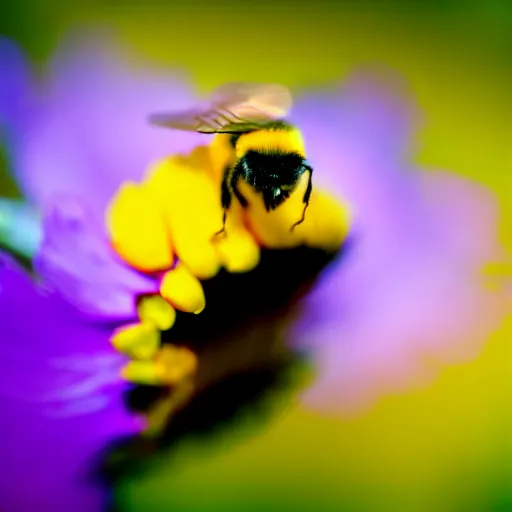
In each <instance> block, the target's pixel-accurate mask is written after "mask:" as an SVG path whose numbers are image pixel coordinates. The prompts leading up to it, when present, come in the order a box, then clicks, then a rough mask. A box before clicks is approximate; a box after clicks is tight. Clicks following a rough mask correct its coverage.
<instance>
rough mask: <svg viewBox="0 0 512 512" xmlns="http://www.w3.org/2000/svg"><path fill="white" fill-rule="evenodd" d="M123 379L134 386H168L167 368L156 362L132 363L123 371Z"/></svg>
mask: <svg viewBox="0 0 512 512" xmlns="http://www.w3.org/2000/svg"><path fill="white" fill-rule="evenodd" d="M121 377H122V378H123V379H125V380H127V381H129V382H133V383H134V384H146V385H148V386H162V385H164V384H166V380H165V366H164V365H163V364H162V363H159V362H155V361H130V362H129V363H128V364H127V365H126V366H125V367H124V368H123V369H122V370H121Z"/></svg>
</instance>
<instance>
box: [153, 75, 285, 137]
mask: <svg viewBox="0 0 512 512" xmlns="http://www.w3.org/2000/svg"><path fill="white" fill-rule="evenodd" d="M291 106H292V97H291V94H290V92H289V91H288V89H287V88H286V87H284V86H282V85H278V84H257V83H243V82H236V83H229V84H226V85H223V86H221V87H219V88H217V89H216V90H215V91H214V92H213V94H212V95H211V96H210V98H209V99H208V100H207V102H205V103H204V104H203V105H201V106H198V107H196V108H193V109H190V110H186V111H182V112H169V113H160V114H153V115H151V116H150V118H149V122H150V123H151V124H153V125H156V126H162V127H166V128H175V129H178V130H186V131H194V132H200V133H237V132H246V131H248V130H253V129H255V128H258V127H259V126H261V125H262V124H265V123H268V122H270V121H276V120H278V119H282V118H284V117H285V116H286V115H287V114H288V112H289V111H290V109H291Z"/></svg>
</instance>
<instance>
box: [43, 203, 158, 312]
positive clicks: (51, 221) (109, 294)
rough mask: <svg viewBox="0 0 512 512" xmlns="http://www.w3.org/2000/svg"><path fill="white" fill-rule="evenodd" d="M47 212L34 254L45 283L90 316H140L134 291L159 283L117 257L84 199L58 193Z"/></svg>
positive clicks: (154, 288)
mask: <svg viewBox="0 0 512 512" xmlns="http://www.w3.org/2000/svg"><path fill="white" fill-rule="evenodd" d="M54 200H55V202H54V203H53V204H49V208H48V210H47V212H45V217H44V240H43V242H42V245H41V250H40V252H39V254H38V255H37V257H36V258H35V262H34V264H35V268H36V270H37V272H38V273H39V274H40V275H41V276H42V279H43V284H44V285H45V287H46V288H47V289H49V290H52V291H55V292H57V293H58V294H59V295H60V296H61V297H63V298H65V299H66V300H68V301H69V302H70V303H71V304H72V305H73V306H74V307H76V308H77V309H78V310H79V311H80V312H81V313H83V314H85V315H87V316H88V317H89V319H90V320H92V319H97V320H106V321H121V320H129V319H132V318H136V316H137V311H136V296H137V295H138V294H141V293H153V292H156V291H157V290H158V284H157V283H156V281H153V280H151V279H149V278H146V277H144V276H142V275H141V274H138V273H137V272H136V271H135V270H132V269H130V268H128V267H126V266H125V265H123V263H122V262H120V261H118V260H117V259H116V256H115V253H114V252H113V251H112V250H111V249H110V247H109V246H108V244H107V241H106V238H104V237H103V236H102V233H101V231H100V230H98V229H97V228H96V226H95V224H94V221H93V219H92V216H91V215H90V214H89V212H88V210H86V209H85V208H84V207H83V206H82V204H81V203H80V202H79V201H78V200H75V199H73V198H70V197H61V198H59V197H55V198H54Z"/></svg>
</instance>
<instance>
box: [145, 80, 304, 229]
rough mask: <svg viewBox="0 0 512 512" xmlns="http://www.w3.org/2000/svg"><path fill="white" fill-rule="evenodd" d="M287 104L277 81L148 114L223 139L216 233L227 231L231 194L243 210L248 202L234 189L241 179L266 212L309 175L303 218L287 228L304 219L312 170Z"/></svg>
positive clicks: (236, 87) (224, 89)
mask: <svg viewBox="0 0 512 512" xmlns="http://www.w3.org/2000/svg"><path fill="white" fill-rule="evenodd" d="M291 105H292V99H291V94H290V92H289V91H288V90H287V89H286V88H285V87H283V86H281V85H277V84H256V83H230V84H227V85H223V86H221V87H219V88H218V89H216V90H215V91H214V93H213V94H212V95H211V97H210V98H209V99H208V100H207V101H206V102H205V104H204V105H203V106H199V107H197V108H194V109H191V110H187V111H183V112H176V113H168V114H154V115H152V116H150V123H151V124H153V125H156V126H163V127H167V128H175V129H180V130H187V131H195V132H199V133H208V134H218V135H217V136H221V137H225V138H226V142H227V144H228V145H229V147H230V150H231V155H232V156H231V158H230V159H229V162H228V163H227V164H226V166H225V168H224V173H223V179H222V183H221V190H220V196H221V204H222V208H223V210H224V215H223V221H222V229H221V230H220V231H219V232H218V233H216V235H220V234H225V224H226V216H227V212H228V210H229V208H230V206H231V204H232V200H233V196H234V197H236V199H237V200H238V201H239V203H240V204H241V205H242V207H243V208H246V207H247V206H248V201H247V200H246V199H245V197H244V196H243V195H242V194H241V192H240V190H239V188H238V183H239V180H243V181H245V182H246V183H247V184H248V185H250V186H252V187H253V189H254V190H255V191H256V192H257V193H259V194H261V196H262V198H263V202H264V205H265V208H266V210H267V211H270V210H275V209H276V208H277V207H278V206H279V205H280V204H282V203H283V202H284V201H286V199H287V198H288V197H289V196H290V194H291V193H292V192H293V191H294V190H295V188H296V186H297V184H298V182H299V180H300V178H301V177H302V176H303V175H304V173H308V184H307V188H306V191H305V193H304V196H303V204H304V209H303V211H302V216H301V217H300V218H299V219H298V221H297V222H296V223H295V224H293V225H292V226H291V228H290V230H291V231H293V229H294V228H295V227H296V226H298V225H299V224H301V223H302V222H304V219H305V215H306V209H307V207H308V205H309V200H310V197H311V192H312V187H313V185H312V175H313V168H312V167H311V166H310V164H309V163H308V161H307V160H306V153H305V148H304V142H303V140H302V136H301V133H300V131H299V130H298V129H297V128H296V127H295V126H293V125H292V124H290V123H289V122H288V121H286V119H285V117H286V116H287V115H288V113H289V111H290V109H291Z"/></svg>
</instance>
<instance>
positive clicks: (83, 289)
mask: <svg viewBox="0 0 512 512" xmlns="http://www.w3.org/2000/svg"><path fill="white" fill-rule="evenodd" d="M63 47H64V48H66V50H65V51H63V52H62V53H59V54H57V55H56V56H55V57H54V59H53V61H52V62H51V63H50V66H49V73H48V76H47V77H46V78H45V80H44V81H40V82H39V83H38V84H36V83H35V81H33V80H32V81H31V80H30V78H29V77H30V71H29V69H28V65H27V64H26V62H25V61H24V59H23V57H22V56H21V55H20V53H19V51H18V50H17V49H16V48H15V47H14V46H13V45H12V44H11V43H9V42H8V41H3V42H2V44H0V70H1V71H2V76H7V77H8V79H7V80H6V81H5V82H4V83H3V84H2V85H1V88H0V123H2V125H3V128H4V129H5V130H4V131H5V133H6V136H7V139H6V140H7V141H8V148H9V151H10V158H11V162H12V166H13V169H14V173H15V175H16V177H17V178H18V180H19V182H20V184H21V186H22V188H23V191H24V193H25V194H26V196H27V198H28V199H29V200H30V201H31V203H32V204H33V205H34V206H35V207H36V208H37V209H38V210H39V212H40V213H41V215H42V218H43V236H42V241H41V243H40V245H39V248H38V253H37V256H36V258H35V260H34V263H35V270H36V275H37V278H35V279H32V278H30V277H29V276H28V275H27V274H26V273H24V272H23V271H22V270H21V269H20V268H19V266H18V265H17V264H16V263H14V261H13V260H11V259H9V258H8V257H3V260H2V268H1V273H0V339H2V344H1V353H2V355H3V358H2V362H3V364H2V371H1V372H0V375H1V378H2V379H4V382H3V386H2V388H3V389H4V390H5V393H3V394H2V398H1V399H0V400H1V401H2V403H3V404H5V406H6V408H7V410H8V411H9V417H8V420H7V422H4V423H3V424H2V427H1V434H2V439H4V444H5V440H7V441H8V444H9V446H8V447H6V448H5V457H4V460H3V462H4V463H7V464H8V466H9V467H11V468H12V471H11V475H10V478H9V479H8V480H7V479H3V481H2V484H1V485H3V486H6V484H7V483H8V484H9V485H8V486H6V487H5V489H2V492H0V496H2V498H3V499H4V501H5V503H2V504H3V505H4V506H5V508H6V509H7V510H11V509H16V510H33V509H35V508H37V509H38V510H43V509H44V506H47V504H49V503H52V508H51V509H52V510H68V509H69V510H88V511H90V510H94V509H95V507H97V506H98V505H96V504H95V503H99V502H98V501H97V500H99V499H100V497H99V496H96V495H94V492H96V491H91V490H87V489H86V488H85V487H84V488H82V487H80V486H79V485H78V484H77V487H73V488H72V487H69V486H68V487H67V491H65V492H64V491H62V489H64V487H65V486H66V481H67V480H66V479H69V480H68V483H69V482H71V481H73V482H78V478H79V474H80V471H81V470H82V469H83V467H84V466H85V465H86V464H87V457H88V456H89V455H90V454H91V453H92V452H93V451H95V450H97V449H99V448H100V447H101V446H102V445H103V444H105V443H106V442H108V441H109V440H112V439H113V438H115V437H116V436H118V435H121V434H123V433H125V432H128V431H131V430H133V428H134V427H135V420H134V419H133V417H131V416H130V415H129V414H128V412H126V411H125V410H124V408H123V407H122V405H121V401H120V392H121V389H122V384H121V383H120V382H119V381H118V377H117V375H118V372H119V368H120V366H121V364H122V358H121V356H118V355H117V354H116V353H114V352H113V350H112V349H111V348H110V346H109V341H108V340H109V337H110V335H111V332H112V329H113V327H114V326H116V325H119V324H120V323H121V322H127V321H130V319H132V318H134V317H135V299H136V297H137V295H139V294H141V293H150V292H154V291H156V289H157V285H156V283H155V281H154V280H152V279H150V278H148V277H146V276H143V275H141V274H139V273H137V272H136V271H134V270H132V269H130V268H128V267H127V266H126V265H124V264H123V263H122V262H121V261H120V260H118V259H117V258H116V256H115V254H114V253H113V251H112V250H111V249H110V247H109V245H108V244H107V238H106V234H105V228H104V225H103V222H104V211H105V207H106V204H107V202H108V201H109V199H110V198H111V197H112V195H113V194H114V192H115V191H116V190H117V188H118V187H119V186H120V184H121V183H122V182H123V181H126V180H137V179H139V178H140V177H141V175H142V173H143V172H144V170H145V168H146V167H147V166H148V164H149V163H150V162H151V161H154V160H157V159H159V158H162V157H164V156H167V155H169V154H173V153H176V152H178V151H179V152H186V151H189V150H190V149H192V148H193V147H194V146H195V145H196V144H197V143H198V142H199V141H202V140H203V139H201V138H200V136H197V135H195V134H185V133H184V134H180V135H179V136H177V135H176V134H171V132H166V131H160V130H154V129H151V128H150V127H148V126H147V125H146V124H145V118H146V115H147V114H148V113H149V112H151V111H154V110H160V109H162V108H166V109H172V108H173V107H179V108H184V107H186V106H188V105H189V104H192V102H193V100H194V98H193V96H192V94H191V92H190V88H189V86H187V84H186V83H185V82H184V81H183V80H182V79H178V78H177V77H176V75H169V74H166V73H161V72H158V71H156V70H154V69H150V68H148V67H146V66H139V67H138V68H137V70H135V68H134V67H133V66H129V65H127V64H126V62H127V61H126V57H125V56H124V55H123V54H122V53H121V52H119V51H113V50H108V51H107V50H106V49H105V48H111V46H107V45H104V44H100V42H96V44H95V45H91V44H90V41H89V40H86V41H85V43H84V42H83V41H82V42H79V43H78V44H71V43H68V44H65V45H64V46H63ZM372 84H373V82H372V81H371V80H370V79H369V78H367V77H365V76H364V75H358V76H356V77H355V78H354V79H353V80H352V81H350V82H349V83H348V84H347V85H346V86H344V87H343V88H341V89H340V90H337V89H334V90H332V91H324V92H323V93H322V94H320V93H319V92H316V93H311V94H308V95H305V96H303V97H302V98H299V100H298V101H297V105H296V108H295V110H294V114H293V118H294V120H295V121H296V122H297V123H298V124H299V125H300V127H301V128H302V129H303V132H304V136H305V139H306V141H307V147H308V150H309V160H310V161H311V163H312V164H313V166H314V168H315V185H316V186H318V187H322V188H327V189H329V190H331V191H333V192H334V193H335V194H339V195H340V196H341V197H345V198H348V199H349V201H350V202H351V204H352V205H353V207H354V212H355V219H356V224H355V228H354V236H355V242H354V247H353V250H352V251H351V252H349V254H348V255H347V257H345V258H341V259H340V260H339V261H338V262H337V263H336V264H334V265H332V266H331V267H329V268H328V269H327V270H326V271H325V272H324V273H323V274H322V275H321V276H320V277H319V279H318V281H317V283H316V284H315V286H314V288H313V290H312V291H311V292H310V293H309V294H308V295H307V296H306V297H305V298H304V300H303V301H302V303H301V308H302V315H301V317H300V319H299V320H297V321H296V322H294V323H293V325H292V327H291V328H289V329H288V340H289V342H290V345H291V346H297V347H300V348H306V349H307V350H308V351H310V352H311V354H312V357H313V359H314V360H315V361H316V362H317V366H318V369H319V375H318V378H317V380H316V381H315V383H314V384H313V385H312V386H311V388H310V389H309V390H308V391H307V394H306V397H305V399H306V400H307V404H309V405H310V406H312V407H315V408H317V409H318V408H320V407H325V406H327V407H329V408H334V409H335V411H341V412H345V413H346V412H351V411H353V410H354V409H356V410H357V409H359V408H360V407H363V406H367V405H368V404H371V403H374V401H375V400H376V399H377V398H378V397H380V396H382V395H383V394H387V393H390V392H395V391H396V390H397V389H405V388H406V387H408V386H410V385H416V384H418V383H423V382H424V378H425V377H428V376H429V375H428V373H429V371H430V370H429V369H431V368H432V365H429V366H428V367H425V368H423V367H422V364H421V363H422V361H423V360H424V359H425V358H427V359H429V360H432V359H433V360H435V361H439V362H443V361H461V360H464V358H467V357H471V356H473V355H474V354H475V353H476V351H478V349H479V348H480V347H481V346H482V343H483V342H484V341H485V339H486V337H487V336H488V335H489V334H490V333H491V332H492V330H493V329H495V328H496V327H497V326H498V325H499V323H500V321H501V320H502V318H503V317H504V314H505V313H506V310H507V308H508V307H509V306H510V302H509V299H510V296H509V295H507V294H506V293H505V292H504V291H503V290H502V289H501V288H498V289H497V290H489V289H487V288H486V287H485V286H484V283H483V282H482V281H481V280H480V279H479V272H480V267H481V266H482V265H483V264H484V263H486V262H487V261H494V260H497V261H499V260H501V259H505V258H506V255H503V254H502V251H501V248H500V247H499V245H498V244H497V241H496V240H497V237H496V233H495V231H494V229H495V224H496V217H497V212H496V207H495V205H494V201H493V198H492V197H491V196H490V194H489V193H488V192H487V191H486V190H484V189H482V188H480V187H478V186H477V185H475V184H473V183H470V182H468V181H465V180H462V179H459V178H456V177H455V176H453V175H450V174H448V173H443V172H436V171H428V172H423V173H420V172H418V171H417V170H415V169H413V168H412V166H411V165H410V163H409V157H410V156H411V155H409V154H408V150H409V148H410V147H411V140H412V139H411V135H412V134H413V132H414V121H415V116H414V114H413V112H411V111H410V110H411V109H410V108H409V107H407V105H405V103H404V102H403V101H402V100H401V99H400V96H399V94H398V93H397V92H396V91H395V87H394V86H385V87H382V86H378V87H377V86H375V85H372ZM9 389H14V391H9ZM93 412H94V414H92V413H93ZM34 425H35V426H37V429H38V430H37V431H35V430H34V428H33V426H34ZM40 439H44V443H42V444H41V443H40V442H39V441H40ZM20 445H21V446H23V449H22V450H20V449H18V446H20ZM3 451H4V449H3ZM20 452H21V453H23V454H24V455H23V456H20ZM45 460H46V461H49V460H52V471H44V468H45V464H46V465H47V464H49V462H44V461H45ZM53 461H57V462H58V465H57V466H56V468H55V470H54V469H53ZM34 464H35V465H36V466H39V468H40V469H41V471H42V472H43V473H42V474H41V475H39V474H38V479H37V486H38V488H37V489H36V487H35V485H36V484H34V487H32V489H31V493H30V495H27V496H20V493H19V489H21V487H20V486H21V485H23V479H24V478H25V475H26V474H27V473H26V472H27V471H28V469H27V468H28V467H33V466H34ZM38 473H39V472H38ZM13 482H14V483H13ZM82 492H83V495H82V494H80V493H82ZM22 500H24V501H22ZM36 500H40V502H39V505H38V504H37V501H36ZM55 500H57V501H55ZM40 504H43V506H41V505H40ZM16 507H17V508H16ZM80 507H82V508H80Z"/></svg>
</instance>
